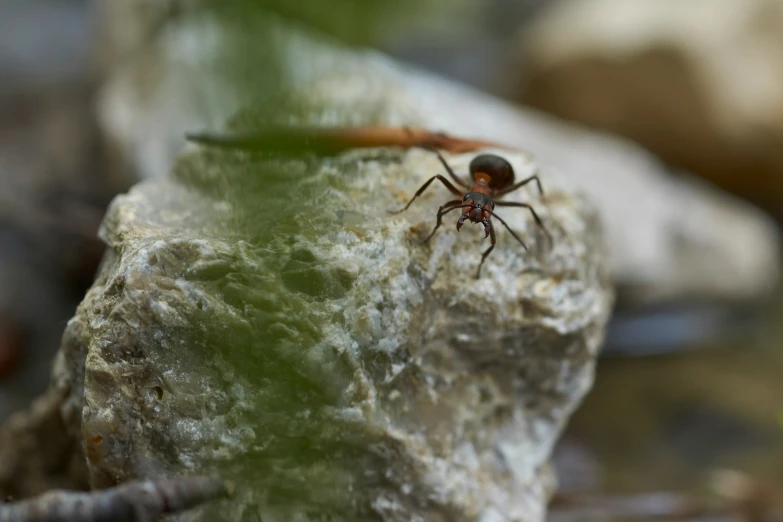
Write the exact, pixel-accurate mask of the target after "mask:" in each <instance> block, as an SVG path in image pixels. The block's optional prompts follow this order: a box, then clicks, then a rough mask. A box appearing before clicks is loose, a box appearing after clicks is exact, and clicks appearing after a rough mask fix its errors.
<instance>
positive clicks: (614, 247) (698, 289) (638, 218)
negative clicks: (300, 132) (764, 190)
mask: <svg viewBox="0 0 783 522" xmlns="http://www.w3.org/2000/svg"><path fill="white" fill-rule="evenodd" d="M219 33H220V31H219V30H218V29H217V28H216V27H215V25H214V23H210V21H209V20H208V19H206V20H205V18H204V17H203V15H198V16H196V15H193V16H190V17H189V16H184V15H182V16H181V17H180V18H179V19H177V20H175V21H170V22H169V25H168V26H167V31H166V32H165V33H164V35H165V37H164V36H160V37H159V38H158V39H155V40H150V41H149V42H148V46H149V48H148V49H146V50H145V52H144V53H139V54H138V55H133V56H132V57H131V58H130V59H126V60H124V61H122V60H118V61H117V62H116V69H115V71H114V72H113V73H112V74H111V75H110V76H109V81H108V82H107V84H106V86H105V89H104V91H103V96H102V100H103V103H102V111H101V114H102V120H103V124H104V129H105V131H106V133H107V134H108V135H109V136H111V137H112V138H113V139H114V140H115V141H116V142H117V143H118V144H119V145H120V148H121V149H122V150H124V151H126V156H128V157H129V158H131V159H130V160H129V161H131V163H132V164H133V165H134V166H135V167H136V173H137V175H138V176H139V177H141V178H149V177H157V176H161V175H162V173H165V172H168V170H169V168H170V165H171V164H172V162H173V159H174V157H175V156H176V154H177V153H178V151H179V150H180V149H181V147H182V144H183V142H184V141H183V135H184V133H185V132H188V131H199V130H203V129H210V130H217V129H220V128H221V125H222V123H219V122H220V121H221V120H222V119H223V118H226V117H228V116H229V115H231V114H233V113H235V112H236V111H237V110H238V109H239V108H240V107H244V106H249V105H252V103H254V102H257V101H258V98H259V96H257V93H258V92H259V91H258V89H256V90H253V89H250V90H247V89H245V90H243V89H242V88H238V87H237V83H236V82H233V81H229V74H228V73H227V72H226V71H227V67H226V66H225V64H224V61H225V60H224V59H216V56H218V57H219V56H221V54H220V52H216V46H215V43H214V42H215V41H219V38H218V37H217V36H216V34H219ZM249 33H250V36H249V38H248V41H245V42H240V43H238V44H237V43H235V44H234V45H235V48H234V50H233V51H231V48H229V52H228V54H229V55H230V56H232V57H233V56H235V55H241V56H245V57H248V60H249V62H250V63H246V64H244V65H243V66H241V67H240V69H241V70H242V72H243V76H242V79H245V78H246V77H252V76H253V75H254V74H255V75H257V76H258V75H260V76H261V77H262V78H260V79H259V78H255V77H254V78H253V79H252V80H251V81H250V83H253V82H257V83H259V84H262V85H263V82H264V81H265V80H267V79H268V76H269V73H268V71H269V70H270V67H272V66H273V65H270V64H269V63H268V61H265V58H264V54H263V53H259V52H257V50H258V49H259V48H263V46H264V45H267V46H269V47H273V48H274V47H277V48H278V52H279V53H280V54H281V55H282V56H284V59H283V60H282V63H283V64H284V65H283V69H284V70H282V71H280V72H279V74H280V76H281V77H284V78H285V79H286V84H287V85H290V86H295V87H296V88H297V89H298V90H301V91H304V92H307V93H310V94H311V95H312V96H313V97H314V98H316V99H318V100H321V101H322V102H323V103H325V104H327V105H328V106H330V107H333V108H334V110H321V111H317V112H313V113H309V114H303V115H299V116H297V117H296V118H290V117H289V118H287V119H284V121H296V122H299V123H310V124H323V125H335V124H361V123H368V122H370V123H373V122H378V121H384V122H386V123H390V124H415V125H420V126H423V127H429V128H432V129H434V130H442V131H445V132H448V133H451V134H455V135H457V136H467V137H476V138H481V139H485V140H492V141H496V142H500V143H506V144H509V145H511V146H513V147H516V148H521V149H524V150H526V151H530V152H532V153H533V154H534V155H535V157H536V159H537V162H538V163H539V164H540V165H542V167H543V168H544V169H545V170H548V171H549V172H557V173H558V174H559V175H560V176H562V177H563V179H565V180H567V181H568V182H569V183H571V184H572V185H573V186H576V187H579V188H580V189H581V190H583V191H585V192H586V193H588V194H589V195H590V196H591V197H592V198H594V199H595V200H596V201H597V202H598V205H599V208H600V210H601V213H602V216H603V221H604V224H605V226H606V229H607V242H608V244H609V248H610V256H611V263H612V275H613V277H614V280H615V284H616V286H617V287H618V288H619V289H620V291H621V292H622V294H623V297H624V298H626V299H627V300H629V301H630V300H631V299H633V300H638V301H643V302H655V301H659V300H669V299H672V300H677V299H685V298H708V299H728V300H737V299H744V298H750V299H755V298H758V296H759V295H765V294H766V293H767V292H768V291H769V289H770V288H771V287H773V286H774V284H773V283H774V281H776V280H777V278H778V271H779V270H778V261H777V259H778V255H779V251H780V242H779V239H778V237H777V232H776V230H775V228H774V226H773V225H772V223H771V222H770V221H769V220H768V219H767V218H766V217H765V216H764V215H762V213H760V212H759V211H757V210H756V209H754V208H752V207H750V206H749V205H745V204H743V203H742V202H739V201H737V200H736V199H734V198H731V197H726V196H724V195H723V194H719V193H717V192H716V191H714V190H711V189H710V188H709V187H706V186H703V185H702V184H699V183H697V182H693V181H692V180H689V179H687V178H686V179H684V180H682V181H674V180H673V179H672V176H670V175H669V172H667V171H666V169H665V168H664V167H663V166H662V165H661V164H660V162H659V161H657V160H656V159H655V158H654V157H653V156H652V155H651V154H649V153H648V152H646V151H645V150H643V149H641V148H639V147H638V146H636V145H634V144H632V143H630V142H627V141H624V140H622V139H617V138H615V137H610V136H606V135H601V134H598V133H595V132H591V131H587V130H585V129H580V128H577V127H574V126H571V125H565V124H563V123H562V122H558V121H556V120H554V119H552V118H549V117H547V116H544V115H542V114H539V113H537V112H535V111H531V110H529V109H526V108H518V107H512V106H510V105H508V104H505V103H501V102H499V101H498V100H496V99H494V98H492V97H489V96H486V95H482V94H480V93H477V92H476V91H474V90H471V89H468V88H465V87H462V86H459V85H455V84H453V83H449V82H447V81H444V80H442V79H440V78H437V77H434V76H431V75H427V74H424V73H422V72H420V71H417V70H415V69H411V68H408V67H404V66H401V65H400V64H397V63H395V62H392V61H390V60H389V59H387V58H386V57H384V56H382V55H379V54H377V53H369V52H365V53H358V52H349V51H346V50H344V49H341V48H339V47H337V46H335V45H334V43H333V42H329V41H323V40H318V39H317V38H312V37H311V36H309V35H308V36H302V35H301V34H300V33H298V32H296V31H294V33H293V36H292V34H291V32H290V31H280V28H279V27H277V26H272V28H271V29H270V28H269V27H268V26H265V25H263V23H261V24H260V26H259V28H258V29H255V30H250V31H249ZM258 35H265V36H266V37H267V38H268V39H267V40H263V41H258V38H259V37H258ZM232 37H234V38H237V32H232ZM237 49H239V50H237ZM248 93H250V94H248ZM466 100H469V102H466ZM338 109H339V110H338ZM373 118H374V119H373ZM240 119H241V118H240ZM246 120H247V121H245V122H244V123H240V122H239V121H238V122H237V125H244V126H245V127H246V128H247V127H252V124H253V123H255V124H264V123H265V120H264V118H260V119H258V120H257V121H255V122H253V121H252V119H249V118H246Z"/></svg>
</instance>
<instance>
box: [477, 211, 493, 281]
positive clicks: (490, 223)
mask: <svg viewBox="0 0 783 522" xmlns="http://www.w3.org/2000/svg"><path fill="white" fill-rule="evenodd" d="M489 235H490V241H492V244H491V245H489V248H488V249H486V250H485V251H484V253H483V254H481V262H480V263H479V266H478V268H477V269H476V279H478V278H479V277H481V267H482V266H484V260H485V259H486V258H487V256H488V255H489V253H490V252H492V249H493V248H495V243H496V241H495V227H493V226H492V222H491V221H490V222H489Z"/></svg>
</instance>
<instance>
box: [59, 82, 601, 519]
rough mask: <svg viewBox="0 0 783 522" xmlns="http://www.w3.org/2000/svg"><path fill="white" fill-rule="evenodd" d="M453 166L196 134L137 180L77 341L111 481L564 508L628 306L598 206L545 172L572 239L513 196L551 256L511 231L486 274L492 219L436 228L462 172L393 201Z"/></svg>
mask: <svg viewBox="0 0 783 522" xmlns="http://www.w3.org/2000/svg"><path fill="white" fill-rule="evenodd" d="M347 81H349V82H350V81H352V80H351V79H348V80H347ZM472 156H473V155H461V156H451V157H449V159H450V160H451V161H452V162H453V164H454V166H455V167H456V168H457V169H458V170H459V171H464V170H465V167H466V162H467V161H468V160H469V159H470V158H471V157H472ZM505 156H506V157H507V158H508V159H509V160H510V161H511V162H512V163H513V164H514V165H515V167H516V170H517V172H518V175H520V176H522V175H524V174H525V173H526V172H529V171H530V170H531V169H532V168H533V165H532V164H531V163H530V162H529V160H528V159H526V158H525V157H524V156H522V155H520V154H516V153H510V154H509V153H506V154H505ZM439 170H440V167H439V163H438V162H437V159H436V158H435V157H434V156H433V155H431V154H430V153H428V152H424V151H418V150H413V151H408V152H403V151H400V150H393V149H389V150H366V151H355V152H349V153H346V154H344V155H342V156H339V157H336V158H333V159H315V158H310V159H298V160H297V159H291V160H272V159H266V160H262V159H258V158H254V157H252V156H248V155H246V154H241V153H215V152H211V151H191V152H190V153H188V154H186V155H185V156H183V157H182V158H181V159H180V160H179V162H178V163H177V165H176V167H175V170H174V175H173V176H171V177H164V178H161V179H158V180H150V181H147V182H144V183H142V184H140V185H139V186H137V187H136V188H134V189H133V190H132V191H131V192H130V193H129V194H128V195H125V196H121V197H119V198H117V200H116V201H115V202H114V204H113V205H112V207H111V209H110V211H109V213H108V215H107V217H106V219H105V222H104V227H103V237H104V239H105V241H106V243H107V244H108V246H109V248H110V254H109V255H108V256H107V258H106V259H105V261H104V265H103V268H102V270H101V273H100V276H99V278H98V280H97V281H96V284H95V286H94V287H93V288H92V289H91V290H90V292H89V293H88V294H87V296H86V298H85V300H84V302H83V303H82V305H81V306H80V308H79V311H78V313H77V315H76V317H75V318H74V319H73V320H72V321H71V323H70V324H69V326H68V332H67V334H66V342H65V344H64V346H63V350H64V353H65V354H66V355H65V357H66V358H69V357H70V359H71V360H73V361H79V360H80V359H81V358H82V357H84V359H83V361H84V368H83V370H84V395H83V412H82V418H81V425H80V426H81V433H82V437H83V442H84V444H85V446H86V453H87V457H88V464H89V471H90V476H91V482H92V486H93V487H105V486H108V485H111V484H114V483H116V482H119V481H125V480H129V479H132V478H138V477H151V476H158V475H159V474H168V473H177V474H186V475H187V474H215V473H216V474H219V475H221V476H223V477H224V478H227V479H230V480H233V481H235V482H236V483H237V484H238V485H239V490H238V492H237V498H236V500H235V501H234V503H233V508H232V509H231V510H230V511H225V510H224V511H223V512H221V513H219V514H218V513H211V514H203V517H205V518H202V519H204V520H206V519H212V520H214V519H215V518H210V517H219V518H220V519H223V520H240V519H241V520H253V519H255V518H256V517H258V516H259V515H262V516H263V518H264V520H323V519H324V517H327V516H333V517H336V518H337V519H340V520H359V519H361V520H399V521H402V520H509V521H510V520H526V521H527V520H543V517H544V512H545V503H546V500H547V498H548V495H549V494H550V493H551V491H552V477H551V476H550V473H549V472H548V466H547V461H548V457H549V454H550V450H551V448H552V445H553V444H554V442H555V441H556V439H557V436H558V433H559V432H560V429H561V428H562V426H563V424H564V422H565V421H566V420H567V418H568V416H569V414H570V413H571V412H572V411H573V409H574V408H575V407H576V405H577V404H578V403H579V401H580V400H581V398H582V397H583V396H584V394H585V393H586V391H587V390H588V388H589V386H590V384H591V382H592V377H593V366H594V360H595V356H596V353H597V351H598V349H599V346H600V343H601V339H602V335H603V327H604V325H605V322H606V320H607V318H608V315H609V310H610V305H611V301H612V299H611V295H612V293H611V290H610V283H609V277H608V270H607V267H608V263H607V258H606V256H605V254H604V250H603V248H602V242H601V232H600V226H599V221H598V217H597V213H596V209H595V207H594V206H593V205H591V204H590V203H589V202H588V201H587V200H586V199H585V198H584V197H582V196H580V195H578V194H576V193H573V192H571V191H569V190H566V189H564V188H562V185H560V184H559V183H558V181H557V179H556V178H555V177H554V176H550V175H549V174H548V173H544V174H543V181H544V184H545V186H546V188H547V189H548V190H549V192H548V197H547V198H546V200H545V201H544V202H541V201H538V198H537V197H535V194H534V193H533V191H530V192H529V193H524V194H520V195H519V196H517V197H518V198H521V199H524V200H529V201H531V202H533V203H534V204H535V205H536V207H537V208H538V209H539V211H540V214H541V216H542V219H543V220H544V223H545V224H546V226H547V228H548V229H549V230H550V231H551V232H552V234H553V236H554V246H553V247H551V248H550V247H548V246H547V243H546V241H545V236H543V234H542V233H541V232H540V230H539V229H538V228H537V227H536V226H535V224H534V223H533V222H532V220H531V219H529V216H528V214H527V213H526V212H524V213H523V212H510V211H508V212H505V213H504V216H505V218H506V220H507V221H508V222H509V224H510V225H511V226H512V227H513V228H514V229H515V230H517V231H519V233H520V234H521V236H522V237H523V239H526V240H527V242H528V243H530V245H531V250H530V251H529V252H528V253H525V252H524V251H523V250H522V249H521V248H520V246H519V245H518V244H516V243H515V242H513V240H512V238H511V237H510V235H509V234H508V233H507V232H505V231H500V232H499V245H498V247H497V248H496V250H495V252H493V254H492V256H490V257H489V258H488V260H487V262H486V264H485V267H484V274H485V275H484V277H483V278H481V279H478V280H476V279H474V278H473V272H474V270H475V267H476V264H477V263H478V260H479V257H480V251H481V237H482V235H481V234H480V233H479V231H478V230H476V229H475V228H472V227H466V228H464V229H463V230H462V232H460V233H459V234H458V233H457V232H456V231H455V230H454V227H453V222H452V220H449V221H448V223H449V226H448V227H444V228H443V229H442V230H441V231H439V233H438V235H437V236H436V237H435V238H434V240H433V242H432V243H431V244H430V245H427V246H422V245H421V244H420V240H421V238H422V237H423V235H425V234H426V233H428V232H429V230H430V228H431V226H432V225H433V220H434V219H433V218H434V212H435V210H436V207H437V205H438V204H439V203H440V202H441V200H443V199H444V198H445V197H446V196H445V195H444V192H445V191H444V190H443V189H434V190H432V191H431V192H430V193H429V194H428V195H427V196H426V197H423V198H421V201H419V202H417V204H414V206H412V207H411V208H410V210H409V211H408V212H407V213H406V214H403V215H401V216H393V217H392V216H389V215H388V214H387V210H389V209H397V208H399V207H400V206H401V205H402V204H404V201H405V199H406V197H408V196H410V195H411V194H412V193H413V192H414V191H415V190H416V188H418V186H419V185H420V184H421V183H422V182H423V181H424V180H426V179H427V178H428V177H430V176H431V175H432V173H433V172H437V171H439ZM85 348H86V357H85V356H84V353H83V352H82V350H84V349H85ZM69 354H70V356H69ZM77 366H78V365H77ZM77 395H78V393H77Z"/></svg>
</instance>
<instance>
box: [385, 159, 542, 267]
mask: <svg viewBox="0 0 783 522" xmlns="http://www.w3.org/2000/svg"><path fill="white" fill-rule="evenodd" d="M433 152H434V153H435V154H437V155H438V159H439V160H440V162H441V163H442V164H443V166H444V167H445V168H446V172H448V174H449V176H451V179H453V180H454V182H456V183H457V185H459V186H461V187H463V188H465V189H467V192H463V191H460V190H459V189H457V187H455V186H454V185H453V184H452V183H451V182H450V181H449V180H447V179H446V178H445V177H443V176H442V175H440V174H438V175H436V176H433V177H431V178H430V179H428V180H427V182H426V183H424V185H422V186H421V188H420V189H419V190H418V191H417V192H416V194H415V195H414V196H413V197H412V198H411V200H410V201H409V202H408V204H407V205H405V208H403V209H401V210H398V211H396V212H391V214H399V213H400V212H404V211H405V210H407V209H408V207H410V206H411V203H413V202H414V201H415V200H416V198H418V197H419V196H420V195H421V194H422V192H424V191H425V190H427V187H429V186H430V184H431V183H432V182H433V181H435V180H436V179H437V180H439V181H440V182H441V183H443V184H444V185H445V186H446V188H447V189H449V190H450V191H451V193H452V194H454V195H455V196H459V197H460V198H461V199H454V200H452V201H448V202H446V203H444V204H443V205H441V206H440V208H438V222H437V223H436V224H435V228H434V229H433V230H432V232H431V233H430V235H429V236H427V239H425V240H424V242H425V243H426V242H428V241H429V240H430V239H431V238H432V236H434V235H435V232H436V231H437V230H438V228H440V226H441V224H442V220H443V215H444V214H447V213H448V212H451V211H452V210H456V209H458V208H461V209H462V215H461V216H460V217H459V219H458V220H457V231H459V229H460V228H462V225H463V224H464V223H465V221H466V220H470V221H471V222H472V223H481V224H482V225H484V238H486V237H487V236H490V237H491V241H492V244H491V245H490V246H489V248H487V249H486V250H485V251H484V252H483V253H482V254H481V262H480V263H479V266H478V269H477V270H476V279H478V278H479V277H480V276H481V267H482V265H483V264H484V260H485V259H486V258H487V256H488V255H489V253H490V252H492V249H494V248H495V243H496V240H495V228H494V227H493V226H492V221H491V220H490V218H491V217H494V218H496V219H497V220H498V221H500V222H501V223H503V226H504V227H506V229H508V231H509V232H511V235H512V236H514V239H516V240H517V241H519V244H520V245H522V246H523V247H524V249H525V250H527V245H526V244H525V243H524V241H522V240H521V239H520V238H519V236H518V235H517V234H516V233H515V232H514V231H513V230H511V228H509V226H508V225H507V224H506V222H505V221H503V219H502V218H501V217H500V216H498V215H497V214H495V212H494V210H495V205H497V206H499V207H523V208H526V209H528V210H530V213H531V214H532V215H533V219H535V221H536V224H537V225H538V226H539V227H540V228H541V230H542V231H543V232H544V233H545V234H546V236H547V238H548V239H549V241H550V243H551V241H552V236H551V234H550V233H549V231H548V230H547V229H546V227H545V226H544V224H543V223H542V222H541V218H539V217H538V214H536V211H535V210H534V209H533V207H532V206H531V205H528V204H527V203H518V202H515V201H513V202H512V201H495V199H497V198H500V197H502V196H505V195H506V194H508V193H510V192H513V191H515V190H517V189H518V188H520V187H522V186H524V185H526V184H528V183H530V182H531V181H534V180H535V182H536V185H538V192H539V194H540V195H541V196H543V195H544V189H543V188H542V187H541V180H539V179H538V175H537V174H534V175H532V176H530V177H529V178H525V179H523V180H522V181H520V182H519V183H514V169H513V168H512V167H511V164H510V163H509V162H508V161H506V160H504V159H503V158H501V157H500V156H496V155H494V154H482V155H480V156H476V157H475V158H473V160H472V161H471V162H470V167H469V170H470V175H471V177H472V178H473V183H472V184H470V185H469V184H468V183H466V182H465V181H463V180H462V179H460V178H459V177H458V176H457V175H456V174H455V173H454V171H453V170H452V169H451V167H449V164H448V163H446V160H445V159H444V158H443V156H441V154H440V152H438V151H437V150H433Z"/></svg>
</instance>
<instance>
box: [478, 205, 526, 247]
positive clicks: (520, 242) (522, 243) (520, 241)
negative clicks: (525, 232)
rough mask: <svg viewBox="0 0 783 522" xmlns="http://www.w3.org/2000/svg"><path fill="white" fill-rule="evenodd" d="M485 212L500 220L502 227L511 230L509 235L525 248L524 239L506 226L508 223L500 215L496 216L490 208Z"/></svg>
mask: <svg viewBox="0 0 783 522" xmlns="http://www.w3.org/2000/svg"><path fill="white" fill-rule="evenodd" d="M495 204H496V205H497V203H495ZM486 212H489V213H490V214H492V215H493V216H494V217H496V218H497V220H498V221H500V222H501V223H503V226H504V227H506V229H507V230H508V231H509V232H511V235H512V236H514V239H516V240H517V241H519V244H520V245H522V246H523V247H525V250H527V245H526V244H525V242H524V241H522V240H521V239H519V236H518V235H517V233H516V232H514V231H513V230H511V228H510V227H509V226H508V224H507V223H506V222H505V221H503V219H502V218H501V217H500V216H498V215H497V214H495V213H494V212H492V211H491V210H487V211H486Z"/></svg>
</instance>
